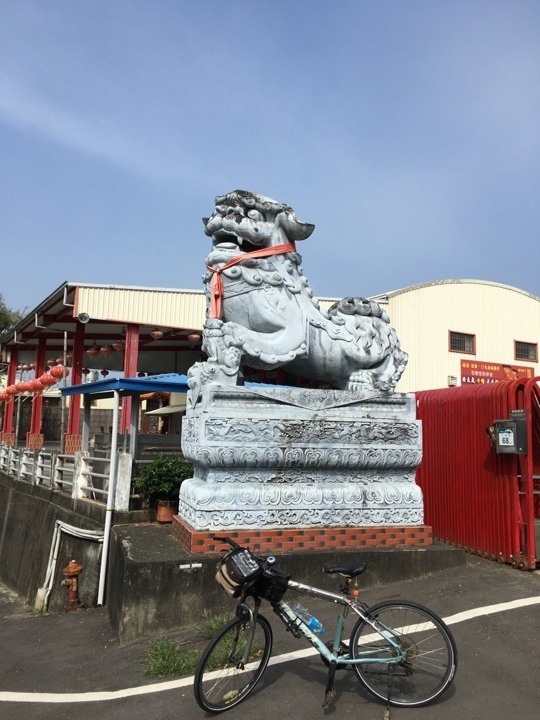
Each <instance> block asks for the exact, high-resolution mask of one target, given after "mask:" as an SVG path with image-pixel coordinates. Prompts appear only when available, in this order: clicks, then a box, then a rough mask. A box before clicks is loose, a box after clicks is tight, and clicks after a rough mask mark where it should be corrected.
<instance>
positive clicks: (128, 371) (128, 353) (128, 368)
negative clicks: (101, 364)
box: [120, 325, 139, 433]
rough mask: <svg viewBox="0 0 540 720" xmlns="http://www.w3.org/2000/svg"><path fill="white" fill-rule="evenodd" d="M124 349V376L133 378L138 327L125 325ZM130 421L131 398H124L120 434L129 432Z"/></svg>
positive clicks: (137, 351)
mask: <svg viewBox="0 0 540 720" xmlns="http://www.w3.org/2000/svg"><path fill="white" fill-rule="evenodd" d="M125 342H126V347H125V350H124V376H125V377H135V375H136V374H137V363H138V362H139V326H138V325H127V327H126V341H125ZM130 419H131V398H130V397H124V399H123V401H122V415H121V417H120V433H125V432H127V431H128V430H129V423H130Z"/></svg>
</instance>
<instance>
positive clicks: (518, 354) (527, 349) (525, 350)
mask: <svg viewBox="0 0 540 720" xmlns="http://www.w3.org/2000/svg"><path fill="white" fill-rule="evenodd" d="M514 355H515V358H516V360H528V361H529V362H538V345H537V344H536V343H528V342H521V341H520V340H515V341H514Z"/></svg>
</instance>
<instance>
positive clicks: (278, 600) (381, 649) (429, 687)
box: [194, 536, 457, 713]
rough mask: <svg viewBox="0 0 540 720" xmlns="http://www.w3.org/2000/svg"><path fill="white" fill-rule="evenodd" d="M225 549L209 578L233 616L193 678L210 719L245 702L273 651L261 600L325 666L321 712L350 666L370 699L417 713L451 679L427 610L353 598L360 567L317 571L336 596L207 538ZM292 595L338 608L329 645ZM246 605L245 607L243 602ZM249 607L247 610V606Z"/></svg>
mask: <svg viewBox="0 0 540 720" xmlns="http://www.w3.org/2000/svg"><path fill="white" fill-rule="evenodd" d="M214 540H216V541H222V542H224V543H227V544H228V545H229V546H230V547H231V550H230V551H229V552H228V553H227V554H226V555H225V556H224V557H223V558H222V560H221V562H220V563H219V565H218V572H217V573H216V580H217V581H218V582H219V583H220V584H221V585H222V586H223V587H224V588H225V589H226V591H227V593H228V594H229V595H230V596H231V597H238V605H237V609H236V616H235V617H234V618H233V619H232V620H230V621H229V622H228V623H227V624H226V625H225V626H224V627H223V628H222V630H221V631H220V632H219V633H218V634H217V635H216V636H215V637H214V638H213V639H212V640H211V641H210V642H209V644H208V646H207V647H206V649H205V650H204V651H203V653H202V655H201V658H200V660H199V663H198V666H197V669H196V671H195V677H194V692H195V699H196V700H197V703H198V704H199V706H200V707H201V708H202V709H203V710H206V711H207V712H209V713H220V712H223V711H225V710H229V709H230V708H232V707H235V706H236V705H238V704H239V703H240V702H242V701H243V700H245V699H246V698H247V697H248V696H249V694H250V693H251V692H252V691H253V690H254V688H255V686H256V685H257V683H258V682H259V680H260V679H261V677H262V675H263V673H264V671H265V670H266V667H267V665H268V661H269V659H270V654H271V652H272V628H271V625H270V623H269V622H268V620H267V619H266V618H265V617H264V616H263V615H260V614H259V607H260V604H261V601H262V600H267V601H268V602H269V603H270V605H271V607H272V610H273V611H274V613H275V614H276V615H277V616H278V617H279V619H280V620H281V621H282V622H283V623H284V625H285V627H286V628H287V630H288V631H290V632H291V633H292V635H293V636H294V637H296V638H301V637H304V638H305V639H306V640H307V641H308V642H309V643H310V644H311V645H312V646H313V647H314V648H315V649H316V650H317V651H318V652H319V653H320V655H321V658H322V659H323V661H324V662H325V664H326V665H327V667H328V681H327V685H326V691H325V698H324V703H323V706H327V705H328V704H329V703H330V702H331V699H332V697H333V685H334V676H335V672H336V669H338V668H344V667H347V668H352V669H354V671H355V673H356V675H357V676H358V679H359V680H360V682H361V683H362V685H363V686H364V687H365V688H366V689H367V690H368V691H369V693H370V694H371V695H373V696H375V697H376V698H378V699H379V700H381V701H383V702H385V703H386V704H387V705H388V706H390V705H392V706H398V707H419V706H421V705H427V704H428V703H431V702H433V701H434V700H435V699H436V698H438V697H439V696H440V695H442V693H443V692H445V690H447V688H448V687H449V686H450V684H451V683H452V681H453V678H454V675H455V671H456V667H457V649H456V644H455V641H454V638H453V637H452V634H451V633H450V631H449V630H448V628H447V626H446V625H445V623H444V622H443V620H441V618H439V617H438V616H437V615H436V614H435V613H434V612H432V611H431V610H429V609H428V608H426V607H424V606H422V605H419V604H418V603H415V602H410V601H407V600H395V601H394V600H392V601H386V602H381V603H378V604H376V605H373V606H371V607H368V606H367V605H365V604H364V603H362V602H360V600H359V589H358V580H357V578H358V577H359V576H360V575H361V574H362V573H363V572H365V570H366V568H367V562H365V561H362V560H360V561H357V562H356V563H354V564H352V565H349V566H346V567H329V568H324V572H325V573H328V574H339V575H341V576H342V577H343V578H344V583H343V585H342V586H341V587H340V591H341V594H337V593H333V592H329V591H327V590H323V589H321V588H317V587H314V586H311V585H305V584H303V583H300V582H296V581H294V580H291V579H290V575H286V574H284V573H282V572H281V571H279V570H277V568H275V567H274V563H275V558H274V557H272V556H270V557H267V558H260V557H256V556H255V555H252V554H251V552H250V551H249V549H248V548H243V547H241V546H239V545H238V544H237V543H235V542H234V541H233V540H231V539H230V538H228V537H217V536H216V537H214ZM289 588H290V589H294V590H298V591H300V592H302V593H306V594H308V595H312V596H315V597H318V598H321V599H323V600H327V601H328V602H333V603H336V604H337V605H339V606H340V612H339V615H338V617H337V620H336V629H335V634H334V639H333V641H332V642H329V643H328V644H325V643H324V642H323V640H322V639H321V638H320V637H319V635H318V634H317V633H316V632H314V631H313V630H311V629H310V627H308V625H307V624H306V622H305V621H304V620H302V618H301V617H300V615H299V614H298V612H297V611H295V609H294V608H293V607H291V605H289V604H288V603H286V602H284V601H283V599H282V598H283V595H284V594H285V592H286V590H287V589H289ZM250 598H251V600H252V601H253V602H252V603H250V604H248V602H249V599H250ZM251 604H252V605H253V607H252V606H251ZM350 611H352V612H353V613H354V614H355V615H357V616H358V620H357V622H356V624H355V625H354V627H353V629H352V632H351V636H350V641H349V644H348V645H347V643H346V642H345V641H344V640H343V633H344V627H345V619H346V617H347V615H348V614H349V612H350Z"/></svg>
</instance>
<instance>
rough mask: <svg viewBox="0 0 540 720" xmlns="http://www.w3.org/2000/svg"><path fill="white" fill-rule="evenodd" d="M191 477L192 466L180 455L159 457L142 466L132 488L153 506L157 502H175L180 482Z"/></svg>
mask: <svg viewBox="0 0 540 720" xmlns="http://www.w3.org/2000/svg"><path fill="white" fill-rule="evenodd" d="M192 476H193V465H192V464H191V463H190V462H188V461H187V460H186V459H185V458H184V457H183V456H182V455H173V454H172V453H171V454H168V455H159V456H158V457H156V458H154V460H151V461H150V462H149V463H146V464H145V465H142V467H141V469H140V470H139V474H138V475H137V477H136V478H135V482H134V488H135V491H136V492H137V493H139V495H141V496H142V497H144V498H146V500H148V502H149V503H150V504H152V505H153V504H155V503H156V502H157V501H158V500H175V499H176V498H177V497H178V492H179V490H180V485H181V484H182V482H183V481H184V480H186V478H190V477H192Z"/></svg>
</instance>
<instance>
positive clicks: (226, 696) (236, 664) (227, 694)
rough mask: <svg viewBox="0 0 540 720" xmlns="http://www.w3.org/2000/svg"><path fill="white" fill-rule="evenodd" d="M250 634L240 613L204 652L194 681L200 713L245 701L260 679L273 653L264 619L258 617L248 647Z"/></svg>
mask: <svg viewBox="0 0 540 720" xmlns="http://www.w3.org/2000/svg"><path fill="white" fill-rule="evenodd" d="M252 630H253V628H252V626H251V625H250V616H249V614H248V613H242V614H241V615H239V616H238V617H236V618H234V619H233V620H231V621H230V622H229V623H228V624H227V625H226V626H225V627H224V628H223V630H222V631H221V632H220V633H219V634H218V635H216V637H215V638H214V639H213V640H211V641H210V643H209V644H208V646H207V648H206V650H204V652H203V654H202V655H201V659H200V660H199V664H198V666H197V669H196V671H195V678H194V692H195V699H196V700H197V703H198V704H199V705H200V707H202V708H203V710H207V711H208V712H211V713H220V712H223V711H224V710H229V709H230V708H232V707H234V706H235V705H238V703H240V702H242V700H245V699H246V698H247V696H248V695H249V694H250V693H251V691H252V690H253V688H254V687H255V685H256V684H257V683H258V682H259V680H260V679H261V676H262V674H263V672H264V671H265V669H266V666H267V665H268V660H269V659H270V653H271V652H272V628H271V627H270V623H269V622H268V620H267V619H266V618H265V617H263V616H262V615H257V617H256V621H255V628H254V632H253V638H252V640H251V644H250V638H251V631H252ZM248 646H249V651H248V653H247V662H245V663H244V658H245V655H246V648H247V647H248Z"/></svg>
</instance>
